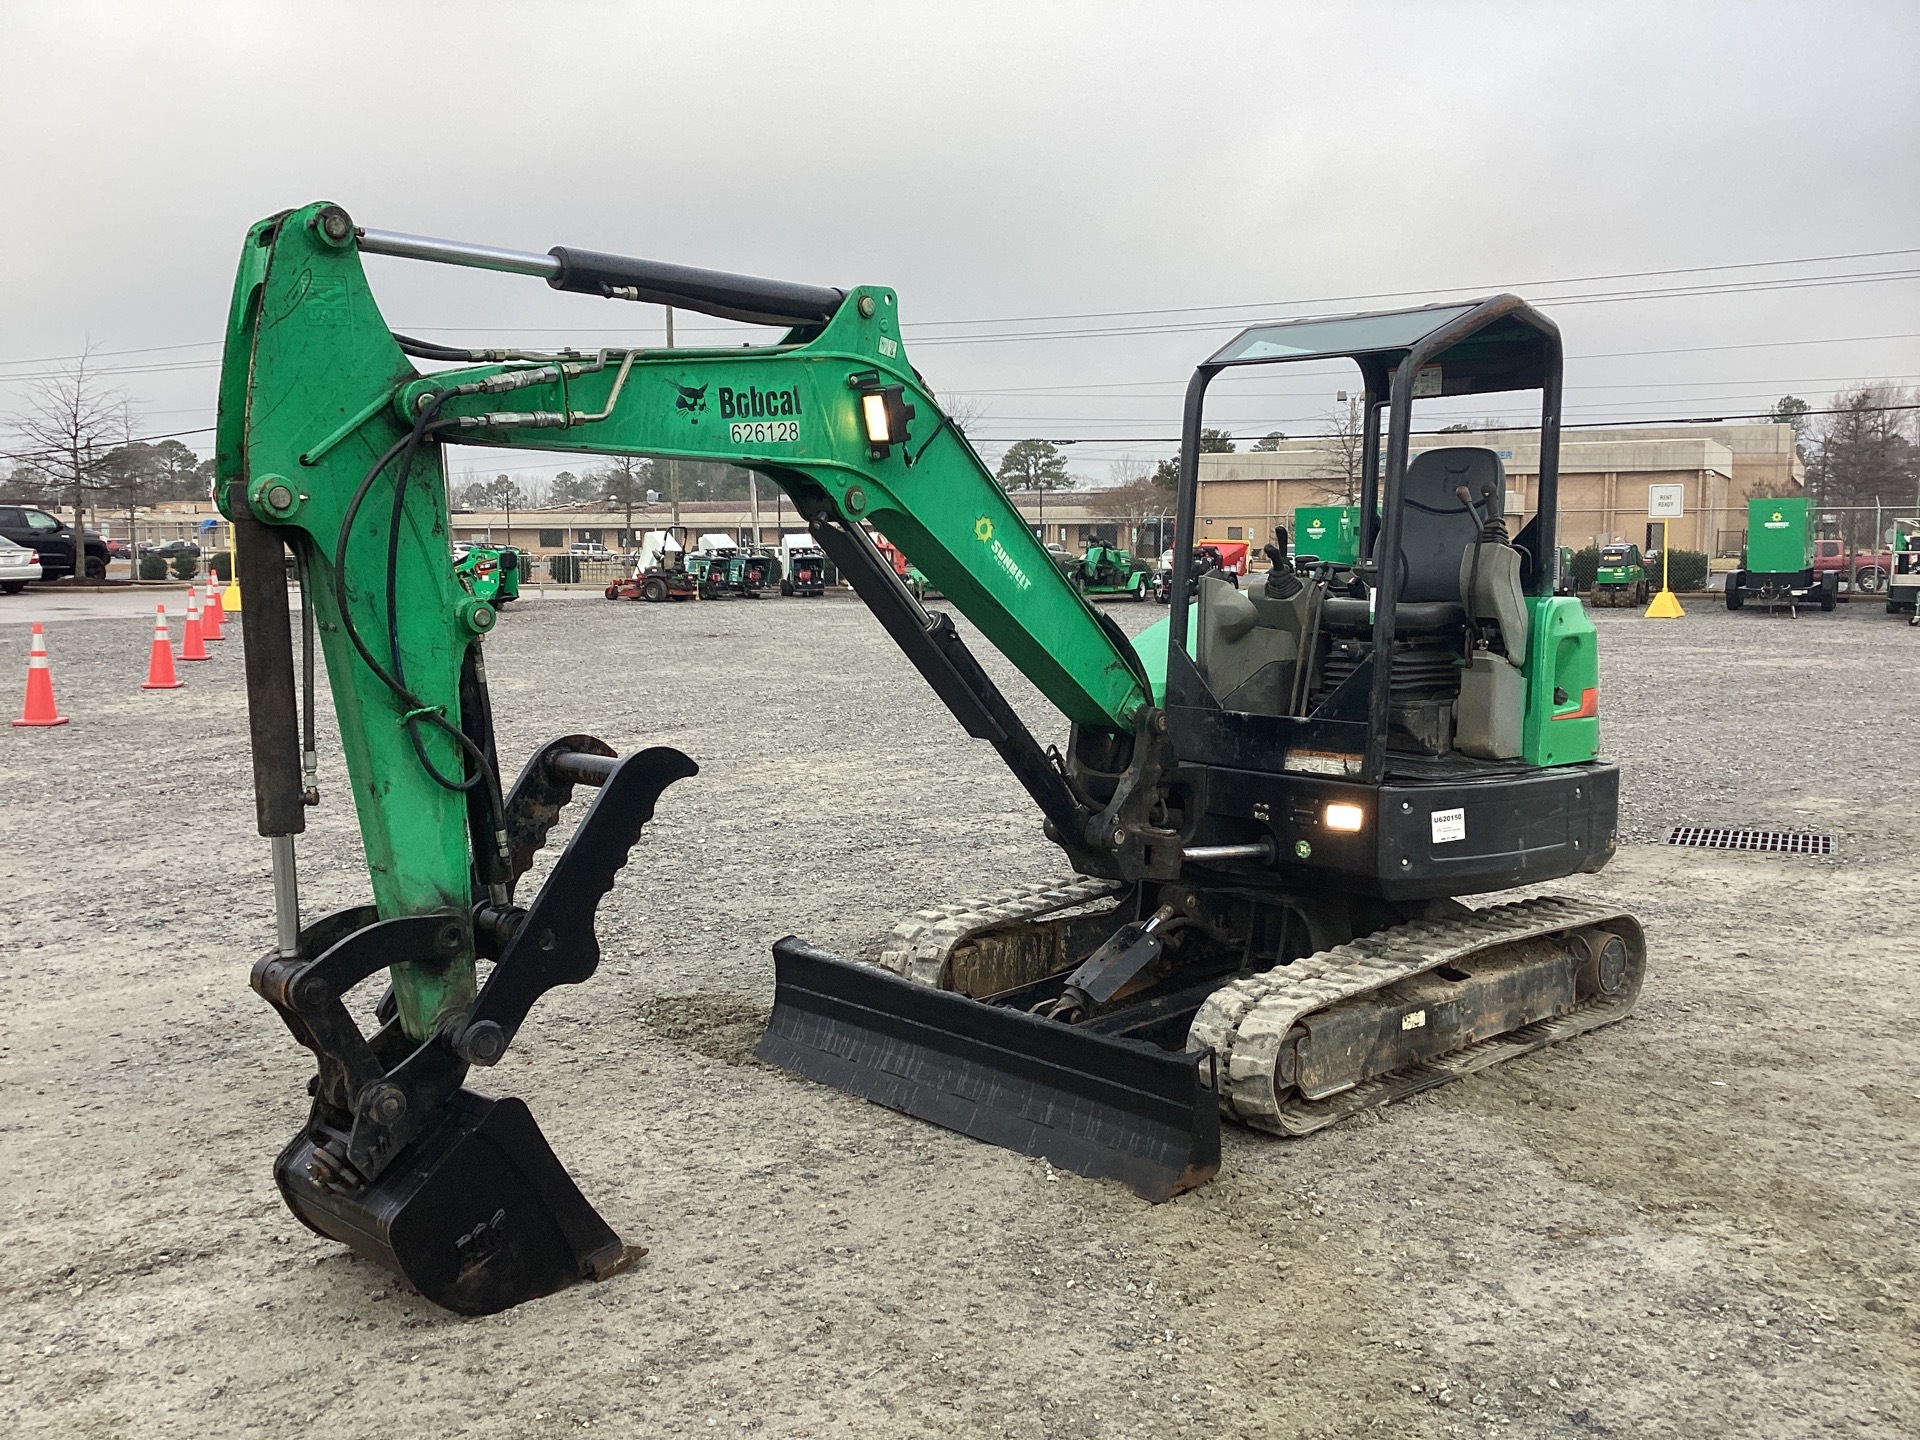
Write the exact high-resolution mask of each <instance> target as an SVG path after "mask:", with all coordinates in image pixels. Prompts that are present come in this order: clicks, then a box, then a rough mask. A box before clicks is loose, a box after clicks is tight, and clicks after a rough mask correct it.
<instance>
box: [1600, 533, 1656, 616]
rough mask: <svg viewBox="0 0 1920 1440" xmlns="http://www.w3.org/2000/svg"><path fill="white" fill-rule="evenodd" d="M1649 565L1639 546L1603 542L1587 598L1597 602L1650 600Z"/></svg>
mask: <svg viewBox="0 0 1920 1440" xmlns="http://www.w3.org/2000/svg"><path fill="white" fill-rule="evenodd" d="M1647 595H1648V591H1647V567H1646V562H1645V561H1644V560H1643V559H1642V557H1641V554H1640V547H1639V546H1638V545H1602V546H1601V547H1600V563H1599V564H1598V565H1597V566H1596V567H1595V568H1594V572H1593V588H1592V589H1590V590H1589V591H1588V592H1587V598H1588V599H1589V600H1590V601H1591V602H1592V603H1593V604H1595V605H1599V604H1601V603H1602V602H1603V601H1604V603H1605V604H1606V605H1607V606H1609V607H1612V606H1615V605H1644V604H1646V603H1647Z"/></svg>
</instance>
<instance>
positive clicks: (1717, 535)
mask: <svg viewBox="0 0 1920 1440" xmlns="http://www.w3.org/2000/svg"><path fill="white" fill-rule="evenodd" d="M1445 445H1484V446H1487V447H1488V448H1490V449H1492V450H1494V451H1495V452H1496V453H1498V454H1499V456H1500V458H1501V461H1502V462H1503V464H1504V465H1505V468H1506V472H1507V512H1508V523H1509V524H1510V525H1511V526H1513V528H1514V529H1516V530H1517V529H1518V528H1519V527H1520V525H1522V524H1524V523H1525V522H1526V521H1527V520H1528V519H1531V518H1532V516H1533V515H1534V513H1535V511H1536V510H1537V509H1538V506H1539V500H1540V439H1539V432H1538V431H1535V430H1494V431H1475V432H1470V433H1464V434H1451V435H1416V436H1414V437H1413V450H1414V453H1416V454H1418V453H1419V452H1420V451H1422V450H1429V449H1434V448H1437V447H1440V446H1445ZM1342 476H1343V467H1342V465H1341V463H1340V460H1339V458H1338V456H1337V455H1336V454H1335V453H1334V452H1333V451H1332V450H1331V449H1329V447H1328V444H1327V441H1326V440H1325V439H1324V438H1320V437H1313V438H1306V439H1301V440H1286V441H1282V442H1281V444H1280V448H1279V449H1278V450H1271V451H1253V452H1243V453H1236V454H1231V455H1202V456H1201V457H1200V503H1199V512H1198V516H1197V518H1198V520H1199V522H1200V523H1199V533H1200V538H1201V539H1202V540H1249V541H1252V542H1253V544H1254V549H1255V550H1256V551H1257V550H1258V549H1259V547H1260V544H1261V543H1262V542H1264V541H1265V540H1267V539H1268V538H1269V537H1270V536H1271V535H1272V533H1273V528H1274V527H1275V526H1276V525H1288V526H1291V525H1292V523H1293V521H1292V516H1293V512H1294V510H1296V509H1297V508H1299V507H1301V506H1303V505H1330V504H1341V503H1343V502H1344V500H1345V498H1346V482H1345V480H1344V478H1341V477H1342ZM1804 483H1805V470H1804V467H1803V466H1802V465H1801V463H1800V459H1799V456H1798V454H1797V453H1796V452H1795V450H1794V445H1793V427H1792V426H1790V425H1673V426H1660V427H1653V426H1649V427H1647V428H1645V429H1640V428H1631V427H1623V428H1621V429H1617V430H1570V431H1563V432H1562V434H1561V441H1560V541H1561V543H1562V544H1564V545H1571V546H1573V547H1575V548H1576V549H1577V548H1579V547H1581V546H1583V545H1603V544H1606V543H1608V542H1609V541H1616V540H1630V541H1634V542H1636V543H1639V542H1642V541H1644V540H1645V538H1646V533H1647V490H1648V487H1649V486H1652V485H1679V486H1681V487H1682V489H1683V492H1684V502H1683V508H1684V514H1683V515H1682V517H1681V518H1680V519H1678V520H1675V521H1674V522H1673V532H1672V534H1673V543H1674V545H1675V546H1676V547H1677V548H1679V549H1683V550H1700V551H1704V552H1705V553H1706V554H1707V555H1708V556H1709V557H1712V558H1715V559H1731V558H1734V557H1737V556H1738V555H1739V553H1740V542H1741V538H1742V536H1743V535H1744V534H1745V531H1746V510H1747V497H1748V496H1750V495H1754V494H1769V493H1771V494H1790V493H1793V492H1794V491H1797V490H1798V489H1800V488H1801V487H1802V486H1803V485H1804Z"/></svg>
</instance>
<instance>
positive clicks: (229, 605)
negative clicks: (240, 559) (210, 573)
mask: <svg viewBox="0 0 1920 1440" xmlns="http://www.w3.org/2000/svg"><path fill="white" fill-rule="evenodd" d="M234 538H235V537H234V533H233V527H232V526H231V525H229V526H228V527H227V570H228V572H229V573H230V574H231V575H232V576H233V579H232V580H231V581H229V582H228V583H227V588H226V589H225V590H223V591H222V592H221V593H220V613H221V614H222V615H238V614H239V613H240V567H239V566H238V565H237V564H235V563H234V560H235V554H234Z"/></svg>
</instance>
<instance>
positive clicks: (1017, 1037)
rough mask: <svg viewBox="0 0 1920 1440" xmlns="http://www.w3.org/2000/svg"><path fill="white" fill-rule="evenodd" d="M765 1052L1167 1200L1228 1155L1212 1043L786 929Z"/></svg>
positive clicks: (797, 1069)
mask: <svg viewBox="0 0 1920 1440" xmlns="http://www.w3.org/2000/svg"><path fill="white" fill-rule="evenodd" d="M773 960H774V1000H773V1014H772V1016H771V1018H770V1019H769V1020H768V1022H767V1031H766V1034H765V1036H764V1037H763V1038H762V1039H761V1041H760V1046H759V1050H758V1052H757V1053H758V1054H759V1057H760V1058H761V1059H762V1060H765V1061H766V1062H767V1063H769V1064H771V1065H777V1066H779V1067H780V1068H781V1069H784V1070H791V1071H793V1072H794V1073H795V1074H797V1075H801V1076H803V1077H805V1078H806V1079H809V1080H814V1081H817V1082H819V1083H821V1084H824V1085H831V1086H833V1087H834V1088H835V1089H838V1090H844V1091H846V1092H847V1093H848V1094H850V1095H857V1096H859V1097H860V1098H861V1099H864V1100H872V1101H874V1102H875V1103H877V1104H880V1105H885V1106H887V1107H888V1108H890V1109H894V1110H900V1111H904V1112H905V1113H906V1114H909V1115H914V1116H917V1117H919V1118H920V1119H922V1120H930V1121H932V1122H933V1123H934V1124H936V1125H942V1126H945V1127H946V1128H947V1129H949V1130H957V1131H959V1132H960V1133H961V1134H963V1135H970V1136H972V1137H973V1138H975V1139H977V1140H984V1141H987V1142H988V1143H989V1144H993V1145H998V1146H1001V1147H1003V1148H1005V1149H1008V1150H1014V1151H1018V1152H1019V1153H1020V1154H1022V1155H1033V1156H1038V1157H1041V1158H1044V1159H1046V1160H1047V1161H1049V1162H1050V1163H1052V1164H1054V1165H1057V1166H1059V1167H1060V1168H1061V1169H1063V1170H1070V1171H1072V1172H1073V1173H1075V1174H1078V1175H1085V1176H1088V1177H1091V1178H1107V1179H1115V1180H1119V1181H1122V1182H1123V1183H1125V1184H1126V1185H1128V1186H1129V1187H1130V1188H1132V1189H1133V1191H1134V1192H1135V1193H1136V1194H1138V1195H1140V1196H1141V1197H1142V1198H1144V1199H1147V1200H1152V1201H1161V1200H1167V1199H1170V1198H1172V1197H1173V1196H1175V1195H1178V1194H1179V1193H1180V1192H1181V1191H1183V1190H1190V1189H1193V1188H1194V1187H1195V1186H1197V1185H1204V1184H1205V1183H1206V1182H1207V1181H1208V1180H1210V1179H1212V1178H1213V1175H1214V1172H1216V1171H1217V1170H1218V1169H1219V1168H1220V1113H1219V1105H1218V1103H1217V1101H1216V1100H1215V1099H1214V1096H1213V1093H1212V1091H1211V1090H1209V1089H1208V1088H1207V1085H1206V1083H1205V1081H1204V1079H1203V1076H1202V1074H1201V1071H1202V1068H1203V1067H1204V1065H1205V1064H1206V1058H1205V1057H1204V1056H1195V1055H1189V1054H1184V1053H1181V1052H1177V1051H1173V1052H1170V1051H1166V1050H1162V1049H1160V1048H1159V1047H1158V1046H1154V1045H1149V1044H1146V1043H1143V1042H1140V1041H1134V1040H1123V1039H1117V1038H1115V1037H1112V1036H1108V1035H1102V1034H1098V1033H1095V1032H1093V1031H1090V1030H1086V1029H1083V1028H1078V1027H1075V1026H1070V1025H1063V1024H1061V1023H1059V1022H1057V1021H1053V1020H1044V1019H1041V1018H1040V1017H1039V1016H1037V1015H1030V1014H1027V1013H1026V1012H1025V1011H1021V1010H1014V1009H1009V1008H1005V1007H1002V1006H997V1005H990V1004H986V1003H984V1002H982V1001H978V1000H972V999H969V998H967V997H966V996H964V995H958V994H954V993H952V992H950V991H945V990H936V989H933V988H932V987H930V986H926V985H917V984H915V983H913V982H912V981H910V980H904V979H902V978H900V977H899V976H898V975H894V974H891V973H889V972H888V971H885V970H881V969H878V968H876V967H874V966H871V965H863V964H860V963H858V962H855V961H851V960H846V959H843V958H842V957H840V956H838V955H834V954H831V953H829V952H827V951H824V950H818V949H815V948H814V947H813V946H811V945H808V944H807V943H806V942H804V941H802V940H798V939H795V938H793V937H791V936H789V937H788V938H787V939H785V940H782V941H780V942H779V943H777V944H776V945H775V946H774V947H773Z"/></svg>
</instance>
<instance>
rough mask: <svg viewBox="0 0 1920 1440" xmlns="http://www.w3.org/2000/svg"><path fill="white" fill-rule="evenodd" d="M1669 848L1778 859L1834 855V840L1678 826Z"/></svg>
mask: <svg viewBox="0 0 1920 1440" xmlns="http://www.w3.org/2000/svg"><path fill="white" fill-rule="evenodd" d="M1667 844H1669V845H1689V846H1692V847H1693V848H1694V849H1696V850H1766V851H1769V852H1771V853H1773V854H1776V855H1831V854H1833V836H1831V835H1821V834H1819V833H1817V832H1815V831H1812V830H1737V829H1731V828H1729V827H1727V826H1724V825H1676V826H1674V827H1673V828H1672V829H1671V830H1669V831H1667Z"/></svg>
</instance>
